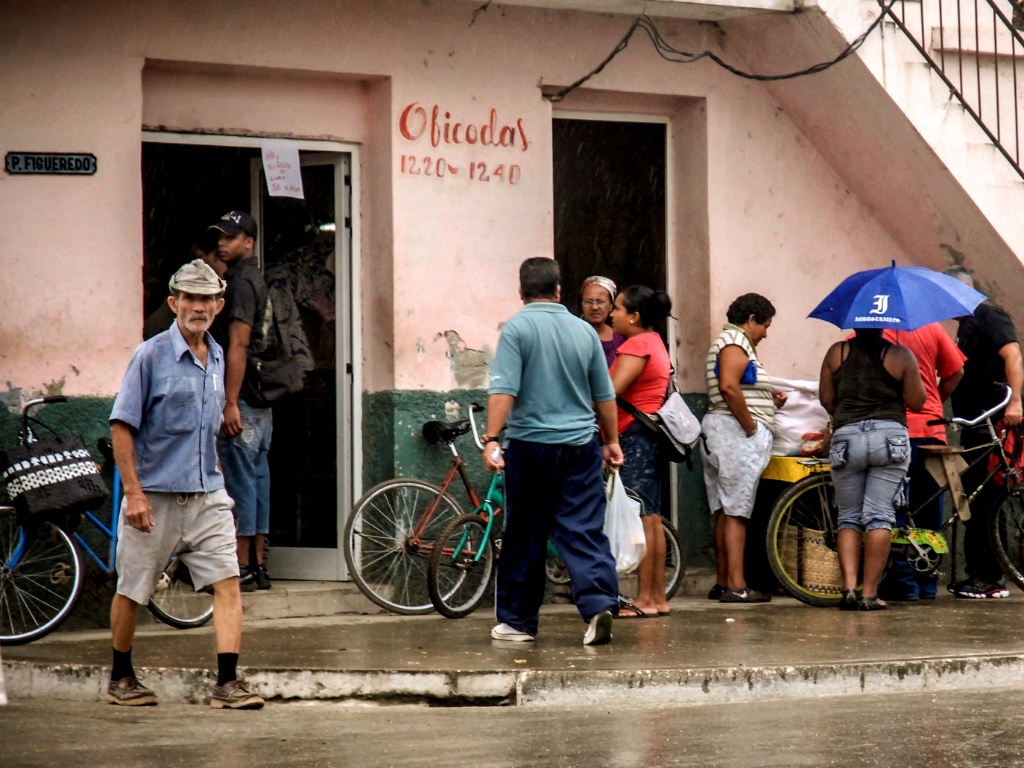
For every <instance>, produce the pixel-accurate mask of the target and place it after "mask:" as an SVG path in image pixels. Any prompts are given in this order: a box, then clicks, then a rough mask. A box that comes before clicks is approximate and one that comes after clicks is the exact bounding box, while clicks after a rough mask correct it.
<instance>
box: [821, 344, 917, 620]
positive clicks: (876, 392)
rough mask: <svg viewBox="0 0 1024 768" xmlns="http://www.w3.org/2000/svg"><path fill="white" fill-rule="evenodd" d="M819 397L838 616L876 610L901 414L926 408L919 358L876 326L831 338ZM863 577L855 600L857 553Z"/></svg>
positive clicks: (900, 461) (900, 474) (902, 453)
mask: <svg viewBox="0 0 1024 768" xmlns="http://www.w3.org/2000/svg"><path fill="white" fill-rule="evenodd" d="M818 397H819V399H820V400H821V404H822V405H823V406H824V407H825V410H826V411H828V412H829V414H831V416H832V444H831V447H830V448H829V463H830V465H831V472H832V485H833V486H834V487H835V493H836V506H837V507H838V508H839V534H838V542H837V544H838V549H839V568H840V570H841V571H842V574H843V596H842V599H841V600H840V601H839V610H841V611H856V610H858V609H859V610H862V611H877V610H880V609H883V608H885V607H886V605H885V602H884V601H882V600H879V599H878V582H879V581H881V579H882V574H883V573H884V571H885V564H886V563H887V562H888V560H889V547H890V543H891V541H892V527H893V525H894V524H895V523H896V510H895V505H894V499H895V498H896V494H897V493H898V492H899V491H900V490H901V487H902V484H903V479H904V478H905V477H906V476H907V468H908V467H909V466H910V438H909V436H908V434H907V409H908V408H909V409H910V410H911V411H920V410H921V409H922V408H923V407H924V402H925V389H924V383H923V382H922V381H921V373H920V370H919V368H918V364H917V358H915V357H914V355H913V353H912V352H911V351H910V350H909V349H907V348H906V347H903V346H900V345H899V344H892V343H890V342H888V341H886V340H885V339H884V338H882V331H881V329H874V328H871V329H863V328H861V329H857V332H856V335H855V336H854V337H853V338H852V339H850V340H849V341H837V342H836V343H835V344H833V345H832V346H831V347H830V348H829V350H828V352H827V353H826V354H825V359H824V361H822V364H821V378H820V381H819V393H818ZM862 549H863V551H864V578H863V582H862V584H863V586H862V591H861V595H860V597H859V598H858V596H857V591H856V590H857V582H858V576H859V572H860V560H861V550H862Z"/></svg>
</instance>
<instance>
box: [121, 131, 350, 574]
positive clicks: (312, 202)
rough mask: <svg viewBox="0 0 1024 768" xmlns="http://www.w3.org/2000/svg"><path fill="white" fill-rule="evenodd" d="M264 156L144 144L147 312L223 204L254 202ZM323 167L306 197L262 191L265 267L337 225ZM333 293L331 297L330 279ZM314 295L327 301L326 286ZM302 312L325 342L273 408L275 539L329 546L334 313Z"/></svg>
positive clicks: (333, 513) (334, 537) (242, 206)
mask: <svg viewBox="0 0 1024 768" xmlns="http://www.w3.org/2000/svg"><path fill="white" fill-rule="evenodd" d="M259 156H260V153H259V150H258V149H256V148H244V147H219V146H218V147H214V146H202V145H194V144H164V143H153V142H144V143H143V145H142V193H143V194H142V198H143V284H144V311H145V313H146V314H145V315H144V317H146V318H149V317H151V316H152V315H153V313H154V312H158V311H159V310H160V307H161V306H162V305H163V304H165V302H166V297H167V281H168V280H169V279H170V276H171V275H172V274H173V273H174V271H175V270H176V269H177V268H178V267H179V266H181V264H183V263H184V262H186V261H188V260H190V259H192V258H196V255H193V254H194V252H195V250H196V249H197V248H202V249H208V248H211V247H213V246H214V245H215V241H214V240H212V239H211V238H212V233H210V232H209V230H208V227H209V225H210V224H212V223H213V222H215V221H216V220H217V219H218V218H220V216H221V215H223V214H224V213H225V212H226V211H229V210H245V211H247V210H249V209H250V208H251V206H252V203H251V194H252V192H251V189H252V188H251V183H250V176H251V168H252V161H253V160H254V159H256V158H259ZM324 170H325V169H323V168H312V169H309V171H310V176H309V178H307V170H306V169H303V182H304V186H306V189H307V196H306V200H304V201H298V200H286V199H283V198H274V199H273V200H271V201H269V202H268V201H267V199H266V198H265V197H264V203H263V205H264V208H265V209H266V210H264V216H263V223H264V231H262V232H260V237H261V238H262V239H263V240H264V243H263V258H264V263H263V267H264V269H265V270H268V269H270V268H272V267H273V266H274V265H286V264H287V263H289V262H290V261H291V260H292V259H293V256H294V254H296V253H297V252H298V249H302V248H306V246H309V245H310V243H309V240H310V237H311V235H310V231H316V230H317V225H319V224H323V223H328V222H330V223H334V198H333V194H334V189H333V176H330V178H325V179H320V178H319V177H318V176H317V174H320V175H323V172H324ZM325 189H329V192H324V191H323V190H325ZM329 236H330V237H331V238H332V242H331V243H330V245H331V246H332V248H331V249H332V250H333V234H331V235H329ZM321 245H322V244H321ZM303 254H304V255H308V254H306V252H305V251H303ZM197 255H198V254H197ZM323 272H324V270H320V273H321V274H322V273H323ZM306 274H307V275H308V270H307V273H306ZM330 296H331V298H332V300H333V283H332V285H331V286H330ZM316 299H317V300H318V301H321V302H322V300H323V293H320V294H318V295H317V297H316ZM299 311H300V315H301V319H302V325H303V328H304V329H305V331H306V335H307V337H308V338H310V339H312V340H318V341H319V343H316V344H314V346H315V347H316V348H315V349H314V350H313V352H314V360H315V362H316V367H315V369H314V370H312V371H310V372H309V373H307V374H306V387H305V390H304V391H303V392H302V393H300V394H299V395H296V396H295V397H294V398H292V399H291V400H289V401H287V402H284V403H281V404H279V405H276V406H274V436H273V440H272V443H271V449H270V468H271V516H270V527H271V530H270V540H271V542H272V543H273V545H274V546H291V547H294V546H300V547H328V548H333V547H334V546H336V545H337V544H336V542H337V541H338V533H337V441H336V417H335V412H336V377H335V368H336V365H335V352H334V347H333V340H334V320H333V317H332V318H331V319H330V320H329V321H328V320H325V319H324V318H323V317H322V316H321V315H318V313H317V312H316V311H313V310H310V309H309V308H307V307H304V306H302V305H300V306H299ZM140 320H141V318H140ZM165 327H166V326H165ZM270 567H271V569H272V566H270Z"/></svg>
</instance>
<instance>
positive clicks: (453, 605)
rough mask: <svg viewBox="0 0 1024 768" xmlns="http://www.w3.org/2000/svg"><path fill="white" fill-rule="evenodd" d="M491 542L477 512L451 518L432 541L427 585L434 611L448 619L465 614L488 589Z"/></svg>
mask: <svg viewBox="0 0 1024 768" xmlns="http://www.w3.org/2000/svg"><path fill="white" fill-rule="evenodd" d="M493 579H494V545H493V543H492V541H491V538H490V536H488V534H487V523H486V522H484V520H483V519H482V518H481V517H480V516H479V515H464V516H463V517H460V518H458V519H457V520H453V521H452V522H451V523H450V524H449V525H448V527H447V528H445V529H444V531H442V532H441V535H440V536H438V537H437V541H436V542H435V543H434V550H433V552H431V554H430V568H429V570H428V575H427V586H428V588H429V589H430V601H431V602H432V603H433V604H434V607H435V608H436V609H437V611H438V613H440V614H441V615H442V616H447V617H448V618H449V619H461V618H463V617H464V616H468V615H469V614H471V613H472V612H473V611H474V610H476V607H477V606H478V605H480V601H481V600H483V599H484V595H486V594H487V592H488V591H489V590H490V588H491V582H492V580H493Z"/></svg>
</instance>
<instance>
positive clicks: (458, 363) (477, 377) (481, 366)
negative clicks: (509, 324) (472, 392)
mask: <svg viewBox="0 0 1024 768" xmlns="http://www.w3.org/2000/svg"><path fill="white" fill-rule="evenodd" d="M436 338H438V339H441V338H443V339H444V340H445V342H447V344H448V352H447V355H448V359H449V360H451V361H452V374H454V376H455V383H456V384H457V385H458V386H460V387H486V386H487V378H488V375H489V373H490V360H489V359H488V355H487V353H486V352H485V351H483V350H480V349H469V348H468V347H467V346H466V342H464V341H463V340H462V337H461V336H459V334H458V333H457V332H456V331H451V330H449V331H445V332H444V333H439V334H437V336H436Z"/></svg>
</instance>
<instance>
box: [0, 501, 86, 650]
mask: <svg viewBox="0 0 1024 768" xmlns="http://www.w3.org/2000/svg"><path fill="white" fill-rule="evenodd" d="M81 592H82V563H81V560H80V559H79V556H78V550H77V549H76V548H75V545H74V544H73V543H72V541H71V539H70V538H68V535H67V534H66V533H65V532H64V531H62V530H61V529H60V528H58V527H56V526H55V525H51V524H50V523H42V524H40V525H38V526H37V527H35V528H33V529H25V528H22V527H21V526H20V525H18V521H17V520H16V519H15V515H14V510H13V509H11V508H9V507H5V508H3V509H2V510H0V645H21V644H23V643H30V642H32V641H33V640H38V639H39V638H40V637H43V636H44V635H47V634H49V633H50V632H52V631H53V630H55V629H56V628H57V627H59V626H60V625H61V623H62V622H63V621H64V620H65V619H66V618H67V617H68V615H70V613H71V611H72V610H73V609H74V607H75V603H76V602H78V596H79V594H81Z"/></svg>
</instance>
